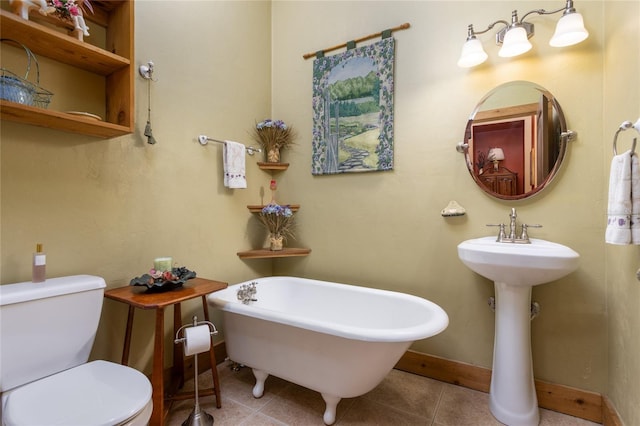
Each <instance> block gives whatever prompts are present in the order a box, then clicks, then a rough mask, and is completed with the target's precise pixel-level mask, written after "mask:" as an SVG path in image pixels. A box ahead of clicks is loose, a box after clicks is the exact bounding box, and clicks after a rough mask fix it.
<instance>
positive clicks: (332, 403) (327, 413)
mask: <svg viewBox="0 0 640 426" xmlns="http://www.w3.org/2000/svg"><path fill="white" fill-rule="evenodd" d="M322 399H324V402H325V403H326V404H327V407H326V408H325V410H324V415H323V416H322V420H324V424H326V425H332V424H334V423H335V421H336V410H337V408H338V402H340V400H341V399H342V398H340V397H339V396H333V395H327V394H324V393H323V394H322Z"/></svg>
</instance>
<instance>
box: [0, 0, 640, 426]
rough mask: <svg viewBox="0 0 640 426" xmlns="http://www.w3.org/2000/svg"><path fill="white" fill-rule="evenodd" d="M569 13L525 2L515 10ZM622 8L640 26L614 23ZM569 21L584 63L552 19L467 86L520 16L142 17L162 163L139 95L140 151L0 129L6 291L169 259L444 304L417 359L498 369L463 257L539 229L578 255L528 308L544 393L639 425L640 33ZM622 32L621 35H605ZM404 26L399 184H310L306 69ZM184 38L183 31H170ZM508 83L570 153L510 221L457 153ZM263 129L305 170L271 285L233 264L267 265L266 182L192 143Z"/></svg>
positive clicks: (224, 273) (101, 343)
mask: <svg viewBox="0 0 640 426" xmlns="http://www.w3.org/2000/svg"><path fill="white" fill-rule="evenodd" d="M559 3H561V2H559V1H553V2H547V1H542V2H540V1H536V2H533V1H520V2H518V6H517V7H518V9H519V10H521V11H527V10H531V9H537V8H540V7H545V8H547V9H555V8H558V7H560V6H561V4H559ZM612 3H615V4H612ZM626 5H631V6H632V10H631V12H630V13H627V12H625V13H622V11H621V10H620V9H621V8H623V7H625V6H626ZM576 7H577V8H578V9H579V10H580V12H581V13H582V14H583V16H584V18H585V22H586V23H587V25H588V28H589V31H590V33H591V35H590V37H589V39H588V40H587V41H586V42H585V43H583V44H580V45H578V46H575V47H572V48H568V49H561V50H557V49H554V48H551V47H548V45H547V44H546V43H547V40H548V39H549V38H550V37H551V34H552V32H553V28H554V25H555V21H556V19H557V18H550V17H532V18H531V21H532V22H534V23H535V25H536V36H535V37H534V38H533V39H532V42H533V44H534V49H533V50H532V51H531V52H530V53H528V54H526V55H524V56H523V57H521V58H518V59H514V60H505V59H501V58H499V57H498V56H497V50H498V47H497V46H495V45H494V44H492V42H491V40H492V37H493V33H491V34H485V35H484V36H481V40H483V42H484V44H485V49H486V50H487V52H488V53H489V55H490V58H489V61H488V64H486V65H484V66H481V67H479V68H477V69H474V70H463V69H460V68H458V67H457V66H456V61H457V58H458V55H459V52H460V48H461V46H462V43H463V42H464V39H465V37H466V27H467V25H468V24H470V23H473V24H475V26H476V28H477V29H479V28H481V27H482V26H483V25H486V24H488V23H490V22H492V21H494V20H496V19H509V16H510V12H511V8H512V5H510V4H509V3H505V2H502V1H496V2H484V1H482V2H480V1H469V2H446V1H438V2H436V1H433V2H431V1H423V2H402V1H382V2H365V1H353V2H348V1H344V2H325V1H322V2H319V1H318V2H304V1H299V2H284V1H276V2H273V3H272V4H271V3H269V2H257V1H256V2H242V1H233V2H231V1H229V2H218V1H215V2H214V1H206V2H205V1H193V2H192V1H181V2H163V1H162V2H161V1H154V2H152V1H137V2H136V61H135V62H136V66H137V65H139V64H143V63H146V62H147V61H149V60H153V61H154V62H155V64H156V77H157V78H158V81H157V82H155V83H153V84H152V98H151V100H152V122H153V131H154V135H155V137H156V139H157V140H158V144H157V145H156V146H149V145H147V144H145V140H144V138H143V137H142V131H143V130H144V123H145V122H146V108H147V92H146V90H147V84H146V81H144V80H142V79H140V78H136V117H137V126H136V127H137V129H136V132H135V133H134V134H132V135H130V136H124V137H120V138H116V139H113V140H109V141H101V140H95V139H92V138H87V137H82V136H76V135H71V134H66V133H60V132H55V131H48V130H44V129H40V128H36V127H30V126H23V125H18V124H14V123H10V122H4V121H3V122H2V130H1V137H2V141H1V143H2V149H1V153H0V154H1V161H2V162H1V167H2V169H1V173H2V188H1V189H2V196H1V199H0V202H1V208H2V210H1V214H2V216H1V222H2V234H1V246H0V249H1V250H2V251H1V253H2V264H1V267H2V270H1V271H0V281H1V282H2V283H8V282H15V281H21V280H28V279H29V277H30V256H31V251H32V249H33V246H34V244H35V243H36V242H43V243H44V244H45V247H46V249H47V253H48V256H49V257H48V261H49V265H48V272H49V275H50V276H59V275H66V274H75V273H92V274H97V275H102V276H104V277H105V278H106V280H107V282H108V285H109V286H110V287H116V286H121V285H125V284H127V283H128V280H129V279H130V278H131V277H133V276H135V275H138V274H141V273H143V272H144V270H145V269H146V268H148V267H149V262H150V261H151V259H153V258H154V257H156V256H161V255H171V256H173V257H174V258H175V259H176V260H178V261H179V262H181V263H183V264H185V265H187V266H189V267H191V268H193V269H195V270H196V271H197V272H198V274H199V275H200V276H203V277H209V278H214V279H219V280H224V281H229V282H239V281H243V280H245V279H250V278H253V277H256V276H260V275H270V274H271V273H272V272H273V273H277V274H291V275H300V276H305V277H310V278H317V279H328V280H334V281H339V282H345V283H352V284H357V285H364V286H371V287H379V288H387V289H392V290H399V291H404V292H408V293H412V294H416V295H419V296H423V297H426V298H428V299H431V300H433V301H435V302H436V303H438V304H440V305H441V306H442V307H443V308H444V309H445V310H446V311H447V313H448V314H449V316H450V326H449V328H448V329H447V330H446V331H445V332H444V333H442V334H441V335H439V336H437V337H435V338H432V339H428V340H425V341H420V342H417V343H416V344H415V345H414V346H413V348H414V349H415V350H418V351H421V352H426V353H430V354H435V355H439V356H442V357H445V358H449V359H452V360H458V361H462V362H467V363H472V364H476V365H480V366H483V367H490V366H491V359H492V345H493V327H494V317H493V313H492V312H491V311H490V310H489V309H488V307H487V305H486V301H487V298H488V297H489V296H491V295H493V285H492V283H491V282H489V281H487V280H485V279H483V278H481V277H479V276H478V275H475V274H474V273H472V272H471V271H469V270H468V269H467V268H466V267H464V265H462V263H461V262H460V261H459V260H458V258H457V254H456V245H457V244H458V243H459V242H460V241H462V240H465V239H467V238H471V237H476V236H483V235H489V234H491V233H492V232H494V231H493V230H491V229H487V228H486V227H485V224H487V223H495V222H496V221H502V222H506V221H507V220H508V217H507V215H508V212H509V210H510V208H511V207H516V208H517V209H518V212H519V218H520V219H522V220H523V221H526V222H528V223H541V224H543V225H544V228H542V229H536V230H532V232H531V234H532V236H534V237H538V238H544V239H549V240H552V241H556V242H559V243H562V244H565V245H568V246H570V247H572V248H573V249H575V250H576V251H578V252H579V253H580V254H581V264H580V268H579V269H578V271H577V272H575V273H573V274H572V275H570V276H569V277H567V278H565V279H562V280H560V281H558V282H555V283H552V284H547V285H543V286H538V287H536V288H534V290H533V299H534V300H536V301H538V302H539V303H540V304H541V306H542V313H541V315H540V316H539V317H538V318H536V319H535V320H534V321H533V322H532V344H533V361H534V371H535V376H536V378H539V379H542V380H547V381H551V382H555V383H560V384H566V385H570V386H575V387H578V388H581V389H586V390H593V391H596V392H602V393H608V394H609V395H610V396H611V398H612V399H613V402H614V405H616V406H617V407H618V409H619V410H620V411H621V414H622V416H623V418H624V419H625V420H626V421H627V423H628V424H634V423H640V409H639V408H638V407H637V406H635V405H637V404H635V405H634V402H633V401H637V398H638V395H639V394H640V389H638V385H637V382H638V380H637V377H638V375H639V370H638V364H637V361H635V358H634V356H633V355H632V354H633V353H637V352H638V350H639V349H640V337H639V336H638V333H637V330H638V327H639V326H640V324H639V323H640V320H639V318H638V314H637V311H638V309H637V307H638V305H637V303H638V300H640V298H639V297H638V292H639V291H640V290H638V288H639V287H640V286H639V285H638V283H637V282H636V281H635V278H634V277H633V272H635V269H636V268H637V266H638V265H637V254H638V252H637V250H636V249H635V248H632V247H626V248H625V247H620V248H617V247H607V246H605V244H604V240H603V233H604V223H605V217H606V192H607V177H608V162H609V160H610V158H611V154H610V152H611V145H610V144H611V137H612V135H613V132H614V131H615V129H616V128H617V125H618V124H619V122H621V121H622V120H625V119H634V118H635V117H637V116H638V115H639V114H640V108H638V99H640V97H639V96H638V95H639V91H638V90H639V89H638V75H639V74H640V73H639V72H638V63H637V56H638V55H636V58H635V61H636V62H632V63H633V64H635V65H634V66H635V68H634V67H631V68H629V69H624V70H623V68H624V67H623V66H622V64H621V62H622V61H623V58H624V56H623V52H622V51H621V50H620V46H621V45H620V44H617V43H622V42H620V41H618V42H617V43H616V40H620V39H621V38H625V37H626V31H627V30H628V31H630V32H631V34H634V35H633V37H635V39H634V40H635V43H636V44H635V45H633V43H632V46H633V47H634V48H635V53H637V52H638V44H637V43H638V40H637V39H638V36H637V35H638V31H640V29H639V27H640V23H639V22H638V21H639V19H638V17H639V16H640V11H638V2H637V1H633V2H602V1H588V2H587V1H580V2H577V4H576ZM605 11H606V12H607V14H606V15H605V14H604V12H605ZM603 15H604V16H605V17H604V18H603ZM621 15H622V16H624V17H625V23H626V25H625V26H624V27H623V28H624V30H622V29H621V28H617V27H616V26H615V25H614V24H613V20H614V19H617V18H618V17H620V16H621ZM404 22H409V23H410V24H411V28H410V29H408V30H405V31H400V32H397V33H394V37H395V38H396V41H397V45H396V68H395V78H396V80H395V121H394V122H395V168H394V170H393V171H389V172H381V173H363V174H350V175H336V176H315V177H314V176H312V175H311V173H310V171H311V130H310V129H311V125H312V110H311V102H310V99H311V93H312V83H311V74H312V66H313V64H312V60H303V59H302V55H303V54H304V53H307V52H313V51H316V50H319V49H321V48H323V47H327V46H333V45H336V44H339V43H342V42H345V41H347V40H351V39H354V38H358V37H360V36H363V35H366V34H370V33H374V32H378V31H380V30H383V29H386V28H390V27H394V26H397V25H399V24H401V23H404ZM176 23H180V28H179V29H172V28H175V26H176ZM605 24H606V25H605ZM605 29H606V31H605ZM621 31H623V32H622V33H621ZM609 36H611V38H609ZM626 42H627V40H625V43H626ZM612 44H615V45H616V47H615V49H614V47H612ZM609 48H611V53H609ZM605 49H606V50H605ZM54 69H55V68H54ZM52 73H55V71H52ZM511 80H530V81H533V82H535V83H537V84H539V85H541V86H543V87H545V88H546V89H548V90H549V91H551V93H553V94H554V95H555V96H556V97H557V99H558V100H559V102H560V104H561V105H562V108H563V110H564V112H565V115H566V119H567V123H568V126H569V128H570V129H572V130H575V131H576V132H577V133H578V138H577V140H576V141H574V142H572V143H571V146H570V147H569V150H568V153H567V157H566V159H565V164H564V166H563V168H562V170H561V171H560V173H559V176H558V177H557V180H555V181H554V182H553V183H552V185H551V186H550V188H548V189H547V190H545V191H544V192H543V193H542V194H539V195H537V196H536V197H534V198H532V199H530V200H525V201H518V202H505V201H499V200H495V199H492V198H489V197H487V196H486V195H485V194H484V193H483V192H482V191H481V190H480V189H478V188H477V187H476V186H474V184H473V181H472V179H471V177H470V176H469V175H468V172H467V170H466V166H465V162H464V158H463V156H462V155H461V154H459V153H457V152H456V150H455V145H456V143H457V142H459V141H460V140H462V138H463V135H464V127H465V124H466V120H467V118H468V115H469V114H470V113H471V111H472V110H473V109H474V107H475V105H476V102H477V101H478V100H479V99H480V98H481V97H482V96H483V95H484V94H485V93H487V92H488V91H489V90H491V89H492V88H493V87H495V86H496V85H499V84H501V83H504V82H507V81H511ZM626 84H630V85H631V89H630V90H631V94H629V93H628V92H627V88H626V86H625V85H626ZM52 89H53V88H52ZM53 91H54V92H55V90H53ZM59 95H60V94H59V93H57V94H56V96H59ZM61 96H64V95H61ZM269 116H271V117H273V118H280V119H283V120H285V121H286V122H287V123H290V124H292V125H293V126H294V127H295V128H296V129H297V130H298V134H299V138H298V140H297V145H296V146H295V147H294V148H293V150H291V151H288V152H285V153H284V161H288V162H290V163H291V166H290V168H289V169H288V170H287V171H286V172H284V173H278V174H276V175H275V176H276V178H277V179H278V182H279V187H280V191H279V194H280V195H279V196H278V199H279V200H280V201H282V202H291V203H300V204H301V205H302V208H301V209H300V211H299V213H298V216H297V217H298V229H297V234H298V241H297V242H296V244H297V245H300V246H307V247H310V248H312V249H313V252H312V253H311V255H310V256H309V257H306V258H298V259H283V260H277V261H274V262H273V263H271V262H270V261H263V260H255V261H241V260H239V259H238V258H237V256H236V255H235V253H236V251H238V250H240V249H247V248H250V247H252V246H255V245H259V244H260V242H261V238H262V236H263V234H262V233H261V230H260V228H259V227H258V225H257V223H256V222H255V220H252V219H250V215H249V214H248V212H247V210H246V207H245V206H246V205H247V204H258V203H260V202H261V198H260V191H261V189H263V188H264V186H265V185H266V184H267V183H268V179H269V174H268V173H265V172H262V171H260V170H258V169H257V168H256V167H255V166H253V163H254V162H255V161H256V159H254V158H249V160H248V166H249V167H248V173H247V174H248V179H249V185H250V188H249V189H247V190H244V191H240V190H235V191H231V190H227V189H225V188H223V186H222V172H221V157H220V155H221V152H222V149H221V146H217V145H209V146H207V147H204V148H203V147H201V146H200V145H199V144H198V143H197V142H196V141H195V137H196V136H197V135H198V134H200V133H206V134H209V135H211V136H213V137H217V138H228V139H235V140H239V141H241V142H247V143H249V142H250V136H249V133H250V130H251V127H252V126H253V124H254V123H255V121H258V120H261V119H263V118H266V117H269ZM616 123H617V124H616ZM451 199H455V200H457V201H458V202H459V203H460V204H462V205H463V206H464V207H466V208H467V212H468V213H467V215H466V216H464V217H458V218H449V219H445V218H443V217H441V216H440V210H441V209H442V208H444V207H445V205H446V204H447V203H448V202H449V201H450V200H451ZM272 265H273V268H272ZM629 295H631V296H632V297H628V296H629ZM192 306H197V304H195V305H194V304H192ZM194 309H195V307H194ZM145 314H147V315H145ZM188 314H189V313H188V312H185V316H186V315H188ZM125 316H126V309H125V308H124V307H123V306H118V304H116V303H114V302H105V305H104V312H103V320H102V323H101V327H100V330H99V334H98V338H97V341H96V345H95V348H94V353H93V355H92V356H93V357H103V358H107V359H112V360H118V359H119V352H120V348H121V340H122V329H123V328H124V322H125ZM152 320H153V317H152V316H151V315H149V314H148V313H146V312H145V313H143V314H141V315H138V317H137V322H136V327H139V328H136V330H140V329H144V328H145V327H146V328H147V330H145V331H146V333H145V332H140V331H138V334H137V335H136V331H134V341H135V346H134V347H133V348H132V354H136V355H135V358H137V359H135V360H133V364H134V365H136V366H138V367H140V368H143V369H148V366H149V357H150V353H151V327H152V326H151V324H152ZM622 342H624V344H623V343H622ZM628 374H631V376H630V377H629V376H627V375H628ZM625 377H629V378H627V379H625Z"/></svg>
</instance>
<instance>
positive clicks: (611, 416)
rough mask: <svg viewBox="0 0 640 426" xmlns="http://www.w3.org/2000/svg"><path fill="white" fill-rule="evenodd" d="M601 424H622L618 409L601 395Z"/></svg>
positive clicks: (619, 425)
mask: <svg viewBox="0 0 640 426" xmlns="http://www.w3.org/2000/svg"><path fill="white" fill-rule="evenodd" d="M602 424H603V425H604V426H624V424H623V423H622V419H621V418H620V416H619V415H618V411H617V410H616V409H615V407H614V406H613V404H611V401H610V400H609V398H607V397H606V396H603V397H602Z"/></svg>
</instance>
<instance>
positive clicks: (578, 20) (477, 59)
mask: <svg viewBox="0 0 640 426" xmlns="http://www.w3.org/2000/svg"><path fill="white" fill-rule="evenodd" d="M566 1H567V3H566V5H565V6H564V7H562V8H560V9H558V10H553V11H550V12H548V11H546V10H544V9H536V10H531V11H529V12H527V13H525V14H524V16H523V17H522V19H520V20H518V11H517V10H514V11H513V12H512V13H511V23H509V22H507V21H504V20H498V21H495V22H494V23H492V24H491V25H489V26H488V27H487V29H486V30H484V31H475V30H474V29H473V25H469V28H468V34H467V41H466V42H465V44H464V46H462V53H461V54H460V59H458V66H459V67H461V68H470V67H474V66H476V65H480V64H481V63H483V62H484V61H486V60H487V58H488V57H489V55H487V53H486V52H485V51H484V49H483V48H482V43H480V40H478V39H477V38H476V35H477V34H484V33H486V32H487V31H489V30H491V29H492V28H493V27H494V26H495V25H497V24H504V27H503V28H502V29H500V30H499V31H498V32H497V33H496V44H498V45H502V47H501V48H500V51H499V52H498V55H499V56H500V57H503V58H511V57H514V56H518V55H521V54H523V53H525V52H528V51H529V50H531V47H532V46H531V43H530V42H529V39H530V38H531V37H533V35H534V28H533V24H532V23H530V22H525V20H524V19H525V18H526V17H527V16H529V15H530V14H532V13H537V14H538V15H552V14H554V13H558V12H563V13H562V17H561V18H560V20H558V23H557V24H556V31H555V33H554V34H553V37H551V40H550V41H549V45H551V46H553V47H565V46H571V45H574V44H577V43H580V42H581V41H583V40H585V39H586V38H587V37H589V32H588V31H587V30H586V29H585V27H584V21H583V19H582V15H580V14H579V13H578V12H576V10H575V9H574V7H573V0H566Z"/></svg>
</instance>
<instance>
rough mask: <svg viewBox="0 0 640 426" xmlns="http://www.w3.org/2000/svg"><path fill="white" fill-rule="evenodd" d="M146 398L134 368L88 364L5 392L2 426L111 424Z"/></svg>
mask: <svg viewBox="0 0 640 426" xmlns="http://www.w3.org/2000/svg"><path fill="white" fill-rule="evenodd" d="M150 399H151V383H149V380H148V379H147V378H146V377H145V376H144V374H142V373H140V372H139V371H138V370H134V369H133V368H129V367H125V366H122V365H119V364H114V363H112V362H107V361H93V362H90V363H87V364H83V365H81V366H78V367H75V368H71V369H69V370H66V371H63V372H61V373H58V374H54V375H52V376H49V377H46V378H44V379H41V380H38V381H36V382H32V383H29V384H27V385H24V386H22V387H20V388H17V389H15V390H13V391H11V392H10V394H9V395H8V398H7V399H6V402H5V406H4V416H3V417H4V419H3V420H4V421H5V423H6V424H8V425H51V426H53V425H65V426H80V425H83V426H84V425H96V426H97V425H105V426H106V425H115V424H118V423H121V422H123V421H125V420H127V419H128V418H130V417H133V416H135V415H136V414H137V413H138V412H140V411H141V410H142V409H143V408H144V407H145V405H146V404H147V403H148V402H149V400H150Z"/></svg>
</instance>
